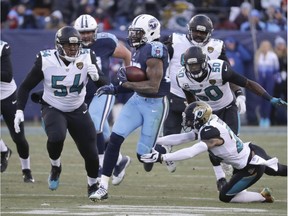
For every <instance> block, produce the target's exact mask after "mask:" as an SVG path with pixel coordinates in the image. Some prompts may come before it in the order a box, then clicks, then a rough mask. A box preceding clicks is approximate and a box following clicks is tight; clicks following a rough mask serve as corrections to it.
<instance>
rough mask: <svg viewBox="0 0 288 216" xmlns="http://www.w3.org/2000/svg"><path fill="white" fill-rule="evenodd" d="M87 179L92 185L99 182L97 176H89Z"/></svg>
mask: <svg viewBox="0 0 288 216" xmlns="http://www.w3.org/2000/svg"><path fill="white" fill-rule="evenodd" d="M87 181H88V185H89V186H91V185H93V184H96V183H97V178H91V177H89V176H87Z"/></svg>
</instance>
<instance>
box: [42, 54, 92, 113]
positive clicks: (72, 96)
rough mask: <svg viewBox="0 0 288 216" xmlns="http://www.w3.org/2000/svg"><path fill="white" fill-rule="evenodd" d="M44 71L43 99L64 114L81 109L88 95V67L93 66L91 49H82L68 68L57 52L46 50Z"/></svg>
mask: <svg viewBox="0 0 288 216" xmlns="http://www.w3.org/2000/svg"><path fill="white" fill-rule="evenodd" d="M40 54H41V57H42V71H43V74H44V94H43V99H44V101H46V102H47V103H48V104H50V105H52V106H53V107H55V108H56V109H59V110H61V111H63V112H72V111H73V110H75V109H77V108H79V107H80V106H81V105H82V104H83V102H84V98H85V95H86V84H87V82H88V75H87V66H88V65H91V64H92V61H91V57H90V49H82V51H81V54H80V56H79V57H78V58H77V59H76V60H75V61H74V62H71V63H70V64H69V65H68V66H66V65H65V64H64V63H63V61H62V60H61V59H60V58H59V56H58V54H57V51H56V50H55V49H52V50H44V51H41V52H40Z"/></svg>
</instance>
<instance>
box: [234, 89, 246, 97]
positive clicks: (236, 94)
mask: <svg viewBox="0 0 288 216" xmlns="http://www.w3.org/2000/svg"><path fill="white" fill-rule="evenodd" d="M234 94H235V96H236V97H238V96H240V95H244V93H243V91H242V89H237V90H236V91H235V92H234Z"/></svg>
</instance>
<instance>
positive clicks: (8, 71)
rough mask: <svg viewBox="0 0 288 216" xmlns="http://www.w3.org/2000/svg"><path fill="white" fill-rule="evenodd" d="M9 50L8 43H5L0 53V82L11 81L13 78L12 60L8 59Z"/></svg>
mask: <svg viewBox="0 0 288 216" xmlns="http://www.w3.org/2000/svg"><path fill="white" fill-rule="evenodd" d="M10 56H11V50H10V46H9V45H8V44H5V45H4V47H3V49H2V54H1V76H0V78H1V82H8V83H9V82H11V81H12V78H13V70H12V62H11V59H10Z"/></svg>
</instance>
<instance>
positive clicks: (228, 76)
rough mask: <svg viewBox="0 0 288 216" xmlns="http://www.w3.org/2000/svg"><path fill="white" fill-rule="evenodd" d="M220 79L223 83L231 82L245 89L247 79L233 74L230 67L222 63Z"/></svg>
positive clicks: (235, 73)
mask: <svg viewBox="0 0 288 216" xmlns="http://www.w3.org/2000/svg"><path fill="white" fill-rule="evenodd" d="M222 78H223V81H224V83H225V82H231V83H234V84H236V85H238V86H241V87H246V84H247V80H248V79H247V78H246V77H244V76H242V75H240V74H239V73H237V72H235V71H234V70H233V69H232V68H231V66H230V65H229V64H228V63H226V62H224V63H223V66H222Z"/></svg>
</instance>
